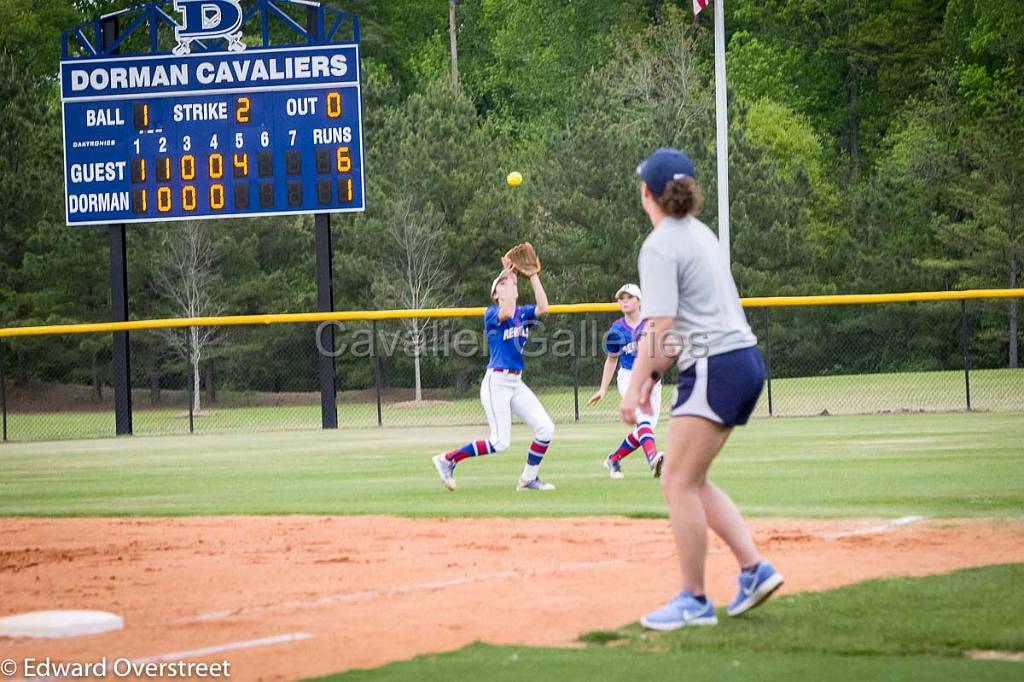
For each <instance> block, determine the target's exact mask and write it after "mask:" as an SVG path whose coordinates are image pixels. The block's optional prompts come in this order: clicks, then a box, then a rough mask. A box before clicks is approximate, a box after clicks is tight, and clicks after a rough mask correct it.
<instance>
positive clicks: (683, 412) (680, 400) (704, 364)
mask: <svg viewBox="0 0 1024 682" xmlns="http://www.w3.org/2000/svg"><path fill="white" fill-rule="evenodd" d="M763 386H764V360H763V359H762V358H761V351H759V350H758V349H757V346H751V347H750V348H741V349H739V350H734V351H730V352H728V353H722V354H721V355H712V356H710V357H706V358H700V359H698V360H695V361H694V363H693V364H692V365H690V366H689V367H688V368H687V369H685V370H683V371H681V372H680V373H679V385H678V386H677V387H676V393H675V396H674V398H673V400H672V416H673V417H685V416H696V417H704V418H705V419H710V420H711V421H713V422H716V423H718V424H722V425H723V426H737V425H743V424H746V423H747V420H748V419H750V413H751V412H753V411H754V406H755V405H756V404H757V398H758V396H760V395H761V388H762V387H763Z"/></svg>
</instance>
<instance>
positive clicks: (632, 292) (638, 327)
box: [587, 284, 664, 479]
mask: <svg viewBox="0 0 1024 682" xmlns="http://www.w3.org/2000/svg"><path fill="white" fill-rule="evenodd" d="M641 297H642V294H641V293H640V287H638V286H637V285H635V284H623V285H622V286H621V287H619V290H618V291H616V292H615V299H616V300H617V301H618V302H619V308H620V309H621V310H622V317H621V318H619V319H618V320H615V321H614V322H612V326H611V328H610V329H609V330H608V333H607V334H605V337H604V352H605V353H606V354H607V357H606V358H605V361H604V371H603V372H602V373H601V387H600V388H599V389H597V393H595V394H594V395H592V396H591V397H590V400H588V401H587V404H588V405H596V404H597V403H599V402H601V400H602V399H603V398H604V394H605V392H606V391H607V390H608V385H609V384H610V383H611V382H612V376H615V368H616V367H618V369H619V372H618V375H617V376H615V383H616V386H617V387H618V389H619V395H620V396H625V395H626V390H627V389H628V388H629V381H630V377H631V376H632V375H633V362H634V361H635V360H636V349H637V344H638V343H639V342H640V338H641V337H642V336H643V332H644V321H643V318H641V317H640V300H641ZM660 412H661V382H660V381H659V382H657V383H656V384H655V385H654V388H652V389H651V413H650V414H647V413H644V412H641V411H639V410H637V413H636V427H635V428H634V429H633V430H632V431H631V432H630V433H629V434H628V435H627V436H626V437H625V439H623V441H622V443H621V444H620V445H619V447H618V448H617V449H616V450H615V451H614V452H612V453H611V454H609V455H608V456H607V457H605V460H604V466H605V468H606V469H608V475H609V476H611V477H612V478H615V479H620V478H622V477H623V473H622V460H623V459H625V458H626V457H627V456H629V454H630V453H632V452H633V451H634V450H636V449H637V448H643V451H644V456H645V457H646V458H647V466H648V467H649V468H650V470H651V472H652V473H653V474H654V477H655V478H658V477H659V476H661V463H662V462H663V461H664V456H663V455H662V453H660V452H658V446H657V444H656V443H655V440H654V427H655V426H657V425H658V415H659V414H660Z"/></svg>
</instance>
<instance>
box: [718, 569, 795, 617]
mask: <svg viewBox="0 0 1024 682" xmlns="http://www.w3.org/2000/svg"><path fill="white" fill-rule="evenodd" d="M739 583H740V591H739V592H737V593H736V598H735V599H733V600H732V603H731V604H729V608H728V609H726V612H727V613H728V614H729V615H730V616H738V615H740V614H741V613H746V612H747V611H749V610H750V609H752V608H754V607H755V606H757V605H758V604H760V603H761V602H763V601H764V600H765V599H767V598H768V597H770V596H772V592H774V591H775V590H777V589H779V588H780V587H781V586H782V574H781V573H779V572H778V571H776V570H775V568H774V567H773V566H772V565H771V564H770V563H768V562H767V561H762V562H760V563H758V564H757V568H755V569H754V570H753V571H740V577H739Z"/></svg>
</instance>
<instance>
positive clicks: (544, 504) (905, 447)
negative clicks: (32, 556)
mask: <svg viewBox="0 0 1024 682" xmlns="http://www.w3.org/2000/svg"><path fill="white" fill-rule="evenodd" d="M659 434H664V427H663V426H662V427H661V428H660V429H659ZM485 435H486V434H484V433H483V432H482V430H481V429H480V428H475V427H472V426H470V427H449V428H418V429H388V428H385V429H377V428H370V429H345V430H340V431H337V432H323V431H319V432H318V431H312V432H302V433H264V434H239V435H217V436H215V435H194V436H173V437H162V438H126V439H116V440H115V439H97V440H87V441H61V442H47V443H8V444H6V445H3V446H0V472H2V473H0V515H8V516H10V515H30V516H71V515H75V516H82V515H193V514H300V513H311V514H404V515H415V516H464V515H475V516H486V515H507V516H519V515H541V516H546V515H557V516H575V515H590V514H610V515H638V516H663V515H664V514H665V508H664V504H663V502H662V499H661V493H660V490H659V488H658V486H657V485H656V484H655V482H654V481H652V480H651V479H650V478H649V477H648V475H647V474H646V466H645V464H644V462H643V460H642V459H641V458H640V457H639V456H637V455H635V456H634V457H633V458H630V459H627V460H626V461H625V463H624V468H625V471H626V474H627V478H626V479H625V480H623V481H619V482H615V483H614V484H613V483H612V482H611V481H609V480H608V479H607V477H606V475H605V472H604V468H603V467H602V465H601V462H602V459H603V457H604V455H605V454H606V453H607V452H608V451H609V450H610V449H611V448H612V446H613V445H615V444H617V443H618V442H619V440H621V438H622V436H623V427H621V426H620V425H617V424H614V423H604V424H585V425H571V426H562V427H559V430H558V432H557V433H556V437H555V441H554V444H553V446H552V449H551V452H550V454H549V456H548V458H547V460H546V462H545V463H544V469H543V475H544V477H545V479H546V480H550V481H551V482H553V483H555V484H556V485H558V488H559V489H558V491H557V493H556V494H554V495H545V496H539V497H537V496H531V497H529V499H525V498H524V496H523V495H516V494H514V493H513V490H512V489H513V487H514V485H515V481H516V479H517V478H518V475H519V472H520V470H521V468H522V465H523V459H524V452H525V449H526V446H527V444H528V442H529V437H528V433H527V431H526V429H525V428H524V427H521V426H520V427H517V429H516V434H515V439H514V442H513V447H512V449H511V450H509V451H508V452H505V453H501V454H498V455H491V456H489V457H486V458H481V459H479V460H469V461H467V462H465V463H463V464H462V465H460V467H459V469H458V471H457V472H456V478H457V479H458V481H459V485H460V488H459V490H458V491H457V492H456V493H454V494H452V493H446V492H445V491H444V489H443V488H442V487H441V485H440V482H439V481H438V480H437V478H436V476H435V474H434V470H433V468H432V467H431V465H430V460H429V456H430V455H432V454H435V453H436V452H438V451H440V450H442V449H448V448H451V447H455V446H459V445H462V444H463V443H465V442H466V441H468V440H470V439H472V438H479V437H482V436H485ZM712 476H713V478H714V479H715V480H716V481H717V482H718V483H719V484H721V485H722V486H723V487H724V488H725V489H727V490H728V491H730V493H731V494H732V495H733V496H734V497H735V499H736V501H737V502H738V503H739V504H740V506H741V508H742V509H743V510H744V511H745V512H746V513H750V514H759V515H775V516H900V515H904V514H923V515H926V516H953V517H963V516H1014V515H1020V514H1021V513H1022V510H1024V414H1022V413H1003V414H985V413H968V414H963V413H960V414H910V415H890V416H861V417H828V418H793V419H772V420H755V421H754V422H752V424H751V425H750V426H748V427H746V428H742V429H738V430H737V431H736V432H735V434H734V436H733V438H732V439H731V440H730V442H729V443H728V445H727V446H726V450H725V452H723V454H722V455H721V456H720V457H719V459H718V461H717V462H716V464H715V467H714V469H713V470H712Z"/></svg>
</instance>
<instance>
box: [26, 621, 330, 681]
mask: <svg viewBox="0 0 1024 682" xmlns="http://www.w3.org/2000/svg"><path fill="white" fill-rule="evenodd" d="M312 636H313V635H311V634H309V633H308V632H289V633H288V634H284V635H274V636H273V637H262V638H260V639H249V640H245V641H242V642H228V643H226V644H216V645H214V646H206V647H201V648H199V649H187V650H185V651H175V652H172V653H169V654H157V655H156V656H146V657H144V658H133V659H131V661H130V662H131V664H132V665H133V666H136V665H146V664H147V663H165V662H170V661H183V660H185V659H188V658H200V657H202V656H209V655H211V654H221V653H224V652H226V651H239V650H242V649H255V648H257V647H261V646H271V645H273V644H285V643H287V642H300V641H302V640H304V639H310V638H311V637H312ZM67 679H71V678H70V677H68V676H57V677H32V682H46V681H49V680H67ZM11 682H29V680H27V679H26V678H17V679H14V680H11Z"/></svg>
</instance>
